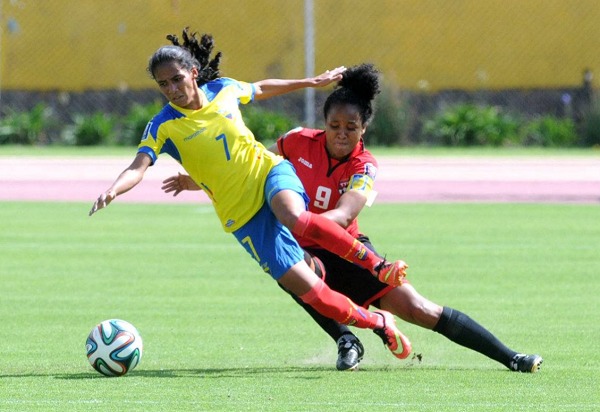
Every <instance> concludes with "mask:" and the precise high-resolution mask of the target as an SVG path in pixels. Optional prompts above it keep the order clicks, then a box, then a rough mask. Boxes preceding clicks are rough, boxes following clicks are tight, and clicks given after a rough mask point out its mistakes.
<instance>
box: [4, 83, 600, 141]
mask: <svg viewBox="0 0 600 412" xmlns="http://www.w3.org/2000/svg"><path fill="white" fill-rule="evenodd" d="M161 107H162V103H160V102H156V103H152V104H149V105H134V106H132V107H131V109H130V110H129V112H128V113H126V114H125V115H122V116H116V115H109V114H106V113H102V112H96V113H92V114H75V115H74V116H73V118H72V121H71V122H70V123H69V124H62V123H61V122H59V121H58V120H57V119H56V118H55V117H54V116H53V113H52V110H51V108H50V107H47V106H45V105H44V104H42V103H40V104H38V105H37V106H35V107H34V108H33V109H32V110H31V111H29V112H14V111H11V110H9V111H8V112H7V113H6V114H5V115H4V116H3V117H2V118H0V144H21V145H43V144H59V145H76V146H93V145H125V146H135V145H137V144H138V143H139V140H140V138H141V136H142V133H143V131H144V128H145V127H146V124H147V122H148V120H149V119H151V118H152V116H153V115H155V114H156V113H157V112H158V111H159V110H160V109H161ZM409 113H410V108H409V107H408V105H407V103H406V102H405V101H403V100H402V99H400V98H399V97H398V94H394V93H391V92H387V93H386V92H384V93H382V94H381V95H380V96H379V97H378V100H377V101H376V112H375V117H374V119H373V121H372V123H371V124H370V125H369V128H368V132H367V133H368V136H367V138H368V139H369V144H370V145H379V146H402V145H408V144H409V143H408V142H409V139H408V138H407V133H408V129H409V127H408V123H409V122H410V121H411V120H409ZM242 114H243V116H244V119H245V122H246V125H247V126H248V128H249V129H250V130H252V132H253V133H254V135H255V136H256V138H257V140H260V141H263V142H272V141H274V140H275V139H277V137H279V136H280V135H282V134H283V133H285V132H287V131H288V130H290V129H292V128H294V127H296V126H298V125H299V122H298V121H297V120H296V119H294V118H292V117H290V116H288V115H286V114H283V113H279V112H274V111H269V110H266V109H262V108H260V107H258V106H251V105H249V106H244V107H243V108H242ZM414 121H415V120H414V119H413V120H412V122H414ZM420 121H421V122H422V127H421V129H420V132H419V133H420V135H419V136H411V139H410V141H411V142H427V143H428V144H430V145H434V146H542V147H572V146H583V147H590V146H598V145H600V103H595V104H594V105H592V106H591V107H590V108H588V109H587V110H586V111H585V112H584V113H583V114H582V115H581V118H580V119H579V122H578V123H577V124H576V123H575V122H574V121H573V120H572V119H571V118H563V117H555V116H550V115H545V116H538V117H533V118H525V117H523V116H520V115H518V114H512V113H507V112H505V111H504V110H503V109H501V108H499V107H496V106H489V105H475V104H470V103H466V104H457V105H453V106H448V107H445V108H443V109H441V110H439V111H438V112H435V113H433V114H432V115H430V116H429V117H428V118H425V119H422V120H420Z"/></svg>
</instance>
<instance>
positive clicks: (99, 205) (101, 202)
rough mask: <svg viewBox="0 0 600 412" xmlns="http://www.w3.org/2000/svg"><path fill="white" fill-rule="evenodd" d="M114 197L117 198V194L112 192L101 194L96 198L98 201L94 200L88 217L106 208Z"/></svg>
mask: <svg viewBox="0 0 600 412" xmlns="http://www.w3.org/2000/svg"><path fill="white" fill-rule="evenodd" d="M115 197H117V194H116V193H115V192H114V190H107V191H106V192H104V193H102V194H101V195H100V196H98V199H96V201H95V202H94V205H93V206H92V208H91V209H90V213H89V216H91V215H93V214H94V213H96V212H97V211H98V210H100V209H103V208H105V207H106V206H108V205H109V204H110V202H112V201H113V200H114V198H115Z"/></svg>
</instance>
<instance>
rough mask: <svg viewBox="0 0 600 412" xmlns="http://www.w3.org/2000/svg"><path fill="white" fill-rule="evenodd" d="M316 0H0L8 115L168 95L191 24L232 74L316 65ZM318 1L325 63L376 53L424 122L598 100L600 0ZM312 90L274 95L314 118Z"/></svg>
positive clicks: (65, 115)
mask: <svg viewBox="0 0 600 412" xmlns="http://www.w3.org/2000/svg"><path fill="white" fill-rule="evenodd" d="M307 1H308V0H252V1H247V0H219V1H218V2H216V1H204V0H127V1H123V0H102V1H99V0H52V1H49V0H0V24H1V29H2V30H1V40H0V46H1V49H0V92H1V94H0V105H1V106H0V116H2V115H5V114H6V113H7V111H9V110H30V109H31V108H32V107H34V106H35V104H36V103H38V102H44V103H45V104H47V105H48V106H49V107H51V109H52V110H53V112H54V113H55V114H56V115H57V116H58V117H59V118H60V119H62V121H64V122H68V121H70V120H71V119H72V117H73V116H74V114H77V113H91V112H95V111H99V110H101V111H105V112H111V113H125V112H126V111H127V110H128V109H129V108H130V107H131V105H132V104H133V103H136V102H137V103H148V102H151V101H154V100H156V99H159V100H161V97H160V95H159V93H158V91H157V90H156V89H155V86H154V84H153V82H152V81H151V79H150V77H149V76H148V74H147V73H146V72H145V68H146V64H147V60H148V58H149V56H150V55H151V54H152V52H153V51H154V50H156V48H158V47H159V46H161V45H164V44H166V43H167V41H166V40H165V35H166V34H168V33H180V32H181V29H182V28H183V27H184V26H188V25H189V26H191V28H192V29H193V30H196V31H199V32H209V33H212V34H213V35H214V36H215V39H216V50H219V51H222V52H223V55H224V58H223V61H222V68H223V73H224V75H226V76H230V77H234V78H237V79H240V80H246V81H256V80H260V79H263V78H267V77H303V76H304V75H305V69H306V62H305V53H306V44H305V27H304V25H305V16H304V13H305V6H306V4H307ZM310 3H312V6H313V8H312V18H313V19H314V34H315V37H314V67H315V71H316V72H320V71H323V70H325V69H328V68H332V67H336V66H339V65H346V66H351V65H354V64H358V63H361V62H372V63H374V64H376V65H377V66H378V67H379V68H380V70H381V72H382V74H383V79H384V82H385V85H386V87H387V88H388V89H389V90H394V91H395V92H397V93H398V94H399V95H401V96H402V99H403V102H404V104H403V107H405V108H406V110H407V113H408V116H411V117H412V118H413V122H412V123H413V124H418V120H417V119H418V118H420V117H422V116H424V115H425V114H426V113H429V112H431V111H434V110H436V109H439V108H440V107H441V106H443V105H447V104H449V103H451V102H456V101H467V102H478V103H489V104H494V105H499V106H504V107H510V108H513V109H515V110H518V111H519V112H522V113H525V114H528V115H535V114H540V113H552V114H557V115H572V114H573V113H575V115H576V114H577V113H578V112H580V111H581V110H582V109H581V108H582V107H584V106H586V105H589V104H590V102H591V100H592V97H593V96H592V95H593V90H594V86H595V80H594V78H593V74H594V73H595V72H597V71H598V68H600V53H598V50H600V47H599V46H600V24H598V22H599V21H600V2H599V1H598V0H448V1H439V0H370V1H365V0H310ZM302 99H303V95H302V94H301V93H299V94H294V95H293V96H288V97H286V98H285V99H278V100H276V101H271V102H267V103H265V105H267V107H277V108H281V109H283V110H285V111H286V112H288V113H291V114H294V115H295V116H296V117H297V118H298V119H302V118H304V119H306V118H309V116H307V114H306V113H303V111H304V104H303V102H302ZM321 102H322V96H321V95H319V94H318V95H317V101H316V104H315V105H314V106H315V107H314V110H315V112H314V113H316V119H317V120H320V114H319V113H320V104H321ZM269 105H270V106H269Z"/></svg>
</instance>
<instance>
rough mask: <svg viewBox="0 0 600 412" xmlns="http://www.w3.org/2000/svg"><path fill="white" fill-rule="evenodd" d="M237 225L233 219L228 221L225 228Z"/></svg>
mask: <svg viewBox="0 0 600 412" xmlns="http://www.w3.org/2000/svg"><path fill="white" fill-rule="evenodd" d="M233 225H235V220H233V219H228V220H227V222H226V223H225V227H231V226H233Z"/></svg>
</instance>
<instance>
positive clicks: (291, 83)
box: [254, 66, 346, 100]
mask: <svg viewBox="0 0 600 412" xmlns="http://www.w3.org/2000/svg"><path fill="white" fill-rule="evenodd" d="M345 71H346V68H345V67H344V66H340V67H336V68H335V69H333V70H327V71H326V72H324V73H321V74H320V75H318V76H315V77H307V78H306V79H266V80H261V81H258V82H256V83H254V87H255V89H256V91H255V93H254V98H255V99H256V100H263V99H268V98H270V97H274V96H278V95H280V94H285V93H289V92H293V91H294V90H298V89H304V88H307V87H325V86H327V85H329V84H331V83H334V82H337V81H340V80H342V73H344V72H345Z"/></svg>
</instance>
